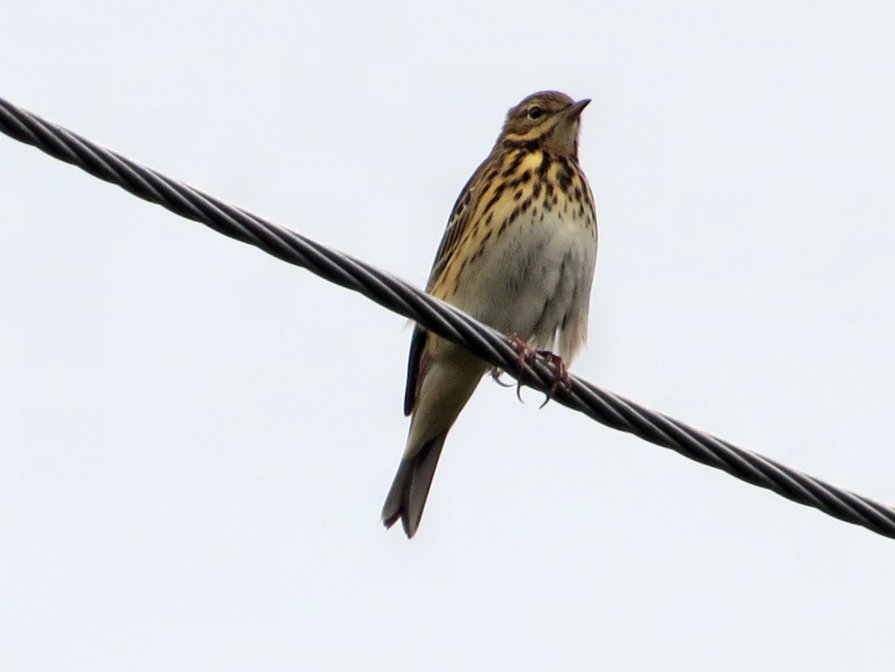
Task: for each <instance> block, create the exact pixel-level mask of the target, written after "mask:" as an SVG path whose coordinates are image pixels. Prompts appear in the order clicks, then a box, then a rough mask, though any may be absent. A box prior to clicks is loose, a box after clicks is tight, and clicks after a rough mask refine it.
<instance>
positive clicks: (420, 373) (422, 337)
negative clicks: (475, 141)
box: [404, 157, 491, 415]
mask: <svg viewBox="0 0 895 672" xmlns="http://www.w3.org/2000/svg"><path fill="white" fill-rule="evenodd" d="M490 165H491V161H490V157H489V158H488V159H485V161H483V162H482V164H481V165H480V166H479V167H478V168H477V169H476V171H475V172H474V173H473V174H472V177H470V178H469V181H468V182H467V183H466V184H465V185H464V186H463V189H462V190H461V191H460V195H459V196H458V197H457V200H456V201H455V202H454V207H453V209H452V210H451V216H450V217H449V218H448V223H447V226H446V227H445V230H444V235H443V236H442V238H441V243H440V244H439V245H438V251H437V252H436V253H435V262H434V263H433V264H432V272H431V273H430V274H429V281H428V282H427V283H426V291H427V292H429V293H432V290H433V288H434V287H435V286H436V285H437V284H438V280H439V278H440V277H441V275H442V274H443V273H444V270H445V269H446V268H447V267H448V264H449V262H450V259H451V258H452V257H453V256H454V253H455V252H456V251H457V248H458V247H459V245H460V241H461V240H463V236H464V234H465V232H466V230H467V229H469V225H470V222H471V221H472V214H473V213H474V212H475V211H476V206H477V205H478V201H479V199H481V196H482V193H484V192H486V191H487V189H484V190H482V192H481V193H474V192H476V189H474V187H473V185H476V184H481V180H480V179H479V176H480V175H481V174H482V173H484V172H485V171H487V170H488V169H489V166H490ZM428 341H429V332H427V331H426V330H425V329H423V328H422V327H419V326H416V327H414V329H413V337H412V338H411V340H410V355H409V357H408V361H407V385H406V387H405V388H404V414H405V415H410V414H411V413H412V412H413V409H414V407H415V406H416V397H417V393H418V392H419V386H420V383H421V382H422V379H423V377H424V376H425V372H426V368H427V363H428V359H429V358H428V355H427V347H426V345H427V343H428Z"/></svg>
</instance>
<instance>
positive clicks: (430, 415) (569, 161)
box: [382, 91, 597, 538]
mask: <svg viewBox="0 0 895 672" xmlns="http://www.w3.org/2000/svg"><path fill="white" fill-rule="evenodd" d="M588 103H590V100H589V99H584V100H579V101H577V102H576V101H575V100H573V99H572V98H570V97H569V96H568V95H566V94H564V93H560V92H558V91H540V92H538V93H533V94H531V95H529V96H527V97H526V98H524V99H523V100H522V101H521V102H520V103H519V104H517V105H516V106H515V107H513V108H511V109H510V110H509V112H508V113H507V115H506V119H505V121H504V123H503V127H502V130H501V132H500V135H499V136H498V138H497V141H496V142H495V144H494V147H493V148H492V150H491V153H490V154H489V155H488V156H487V158H486V159H485V160H484V161H483V162H482V163H481V165H479V167H478V169H477V170H476V171H475V172H474V173H473V174H472V176H471V177H470V178H469V181H468V182H467V183H466V185H465V186H464V187H463V189H462V191H461V192H460V195H459V196H458V197H457V200H456V202H455V203H454V207H453V210H452V211H451V215H450V217H449V218H448V223H447V227H446V228H445V231H444V234H443V237H442V240H441V244H440V245H439V246H438V251H437V252H436V255H435V262H434V264H433V266H432V271H431V273H430V275H429V280H428V283H427V285H426V292H427V293H429V294H430V295H432V296H434V297H437V298H439V299H441V300H443V301H445V302H446V303H449V304H451V305H453V306H455V307H457V308H459V309H460V310H463V311H465V312H466V313H468V314H469V315H471V316H472V317H474V318H476V319H478V320H479V321H481V322H483V323H485V324H487V325H489V326H491V327H493V328H494V329H496V330H498V331H500V332H502V333H504V334H506V335H507V336H509V337H510V338H511V339H512V340H513V341H514V342H515V343H518V344H520V347H522V348H523V349H524V350H525V351H526V352H527V353H531V352H533V351H542V350H543V351H550V352H551V353H553V352H554V351H555V352H556V355H553V357H555V361H556V362H557V363H560V364H562V366H557V370H560V368H561V370H562V371H563V372H565V364H566V363H570V362H571V360H572V359H573V358H574V356H575V354H576V353H577V351H578V350H579V348H580V346H581V345H582V344H583V343H584V342H585V340H586V338H587V324H588V310H589V306H590V294H591V286H592V284H593V276H594V269H595V266H596V256H597V217H596V211H595V207H594V198H593V194H592V193H591V189H590V185H589V184H588V181H587V178H586V177H585V175H584V172H583V171H582V170H581V166H580V165H579V162H578V140H579V129H580V116H581V113H582V111H583V110H584V108H585V107H587V105H588ZM523 354H524V353H523ZM489 368H490V367H489V365H488V364H487V363H485V362H484V361H482V360H481V359H479V358H477V357H475V356H474V355H472V354H471V353H469V352H468V351H467V350H465V349H464V348H463V347H461V346H459V345H456V344H454V343H451V342H450V341H448V340H447V339H444V338H441V337H440V336H437V335H435V334H433V333H430V332H428V331H426V330H425V329H423V328H422V327H420V326H419V325H416V326H415V327H414V329H413V335H412V337H411V342H410V353H409V357H408V366H407V381H406V388H405V394H404V414H405V415H409V416H411V419H410V428H409V431H408V434H407V441H406V444H405V447H404V452H403V455H402V457H401V462H400V464H399V466H398V471H397V474H396V475H395V478H394V481H393V483H392V486H391V488H390V490H389V492H388V495H387V497H386V500H385V504H384V506H383V508H382V522H383V523H384V525H385V526H386V527H387V528H389V527H391V526H392V525H393V524H394V523H395V522H397V521H398V520H400V521H401V524H402V526H403V528H404V532H405V534H406V535H407V537H408V538H412V537H413V536H414V535H415V534H416V532H417V529H418V528H419V524H420V519H421V518H422V515H423V509H424V507H425V504H426V499H427V497H428V495H429V489H430V487H431V484H432V478H433V476H434V474H435V467H436V466H437V464H438V459H439V457H440V456H441V451H442V447H443V446H444V442H445V438H446V437H447V434H448V432H449V431H450V429H451V427H452V426H453V424H454V422H455V420H456V419H457V416H458V415H459V414H460V411H461V410H462V409H463V407H464V406H465V405H466V402H467V401H468V400H469V398H470V397H471V396H472V393H473V392H474V391H475V388H476V387H477V386H478V384H479V381H480V380H481V379H482V377H483V375H484V374H485V373H486V372H487V371H488V370H489ZM563 375H565V374H564V373H563Z"/></svg>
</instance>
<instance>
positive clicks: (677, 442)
mask: <svg viewBox="0 0 895 672" xmlns="http://www.w3.org/2000/svg"><path fill="white" fill-rule="evenodd" d="M0 131H2V132H3V133H5V134H6V135H8V136H10V137H12V138H14V139H16V140H19V141H20V142H24V143H26V144H29V145H34V146H35V147H37V148H38V149H40V150H42V151H44V152H46V153H47V154H49V155H50V156H53V157H55V158H57V159H59V160H61V161H65V162H67V163H71V164H73V165H75V166H78V167H79V168H81V169H82V170H85V171H86V172H88V173H90V174H91V175H94V176H95V177H98V178H100V179H101V180H105V181H107V182H111V183H113V184H117V185H118V186H120V187H122V188H123V189H126V190H127V191H129V192H130V193H132V194H134V195H135V196H138V197H140V198H142V199H145V200H147V201H151V202H153V203H157V204H159V205H161V206H163V207H165V208H167V209H168V210H171V211H172V212H175V213H177V214H178V215H181V216H182V217H186V218H187V219H192V220H194V221H197V222H201V223H202V224H205V225H206V226H209V227H211V228H212V229H214V230H215V231H217V232H218V233H222V234H224V235H225V236H229V237H231V238H235V239H236V240H239V241H242V242H244V243H249V244H250V245H254V246H256V247H258V248H260V249H262V250H264V251H265V252H267V253H269V254H272V255H273V256H275V257H277V258H279V259H282V260H283V261H286V262H289V263H290V264H295V265H297V266H301V267H303V268H306V269H308V270H309V271H311V272H312V273H315V274H316V275H319V276H320V277H322V278H325V279H326V280H329V281H330V282H334V283H336V284H338V285H341V286H342V287H346V288H348V289H352V290H354V291H356V292H359V293H360V294H363V295H364V296H366V297H367V298H369V299H372V300H373V301H375V302H376V303H378V304H380V305H382V306H384V307H386V308H388V309H389V310H392V311H394V312H396V313H399V314H401V315H404V316H405V317H408V318H410V319H411V320H414V321H415V322H418V323H419V324H421V325H422V326H424V327H426V328H427V329H429V330H431V331H433V332H435V333H437V334H438V335H440V336H443V337H445V338H448V339H450V340H452V341H454V342H456V343H459V344H460V345H463V346H464V347H466V348H467V349H469V350H470V351H471V352H473V353H474V354H476V355H477V356H479V357H481V358H482V359H483V360H485V361H486V362H488V363H489V364H492V365H494V366H496V367H499V368H500V369H503V370H505V371H507V372H510V373H513V372H517V373H518V375H517V378H519V379H520V380H522V381H524V383H525V384H526V385H528V386H530V387H533V388H535V389H537V390H540V391H542V392H545V393H547V392H548V391H549V390H551V388H552V387H553V386H554V381H555V380H556V372H555V371H554V369H553V367H552V365H551V364H549V363H548V362H546V361H544V360H542V359H541V358H534V359H531V360H530V361H528V362H526V363H524V364H523V365H522V367H521V368H520V365H519V356H518V353H517V351H516V349H515V348H514V347H513V345H512V344H511V343H510V342H509V341H508V340H507V339H506V338H505V337H504V336H503V335H502V334H500V333H498V332H496V331H495V330H493V329H491V328H490V327H488V326H485V325H483V324H481V323H480V322H477V321H476V320H474V319H472V318H471V317H469V316H467V315H466V314H464V313H462V312H461V311H459V310H457V309H456V308H454V307H452V306H450V305H448V304H446V303H444V302H442V301H439V300H438V299H434V298H432V297H430V296H428V295H427V294H424V293H423V292H421V291H420V290H418V289H416V288H415V287H413V286H412V285H410V284H408V283H406V282H404V281H403V280H400V279H398V278H396V277H394V276H392V275H389V274H388V273H384V272H382V271H380V270H377V269H375V268H373V267H372V266H369V265H368V264H366V263H364V262H363V261H360V260H358V259H354V258H353V257H350V256H348V255H346V254H343V253H341V252H337V251H335V250H332V249H330V248H328V247H325V246H324V245H321V244H320V243H317V242H315V241H313V240H310V239H308V238H305V237H304V236H302V235H300V234H298V233H295V232H294V231H291V230H289V229H287V228H285V227H282V226H280V225H278V224H274V223H272V222H269V221H267V220H265V219H262V218H261V217H258V216H257V215H253V214H252V213H250V212H246V211H245V210H241V209H240V208H236V207H233V206H231V205H227V204H226V203H223V202H221V201H219V200H218V199H216V198H214V197H212V196H209V195H208V194H205V193H203V192H201V191H199V190H197V189H193V188H192V187H189V186H187V185H185V184H182V183H180V182H176V181H174V180H172V179H170V178H168V177H165V176H164V175H162V174H160V173H158V172H156V171H154V170H152V169H150V168H147V167H145V166H141V165H139V164H137V163H135V162H133V161H131V160H130V159H127V158H125V157H123V156H121V155H120V154H117V153H115V152H112V151H110V150H108V149H104V148H102V147H100V146H98V145H96V144H94V143H92V142H90V141H89V140H87V139H85V138H83V137H81V136H79V135H77V134H76V133H73V132H72V131H69V130H67V129H65V128H62V127H60V126H56V125H55V124H51V123H49V122H47V121H45V120H43V119H41V118H40V117H38V116H36V115H34V114H32V113H31V112H28V111H26V110H23V109H21V108H19V107H17V106H16V105H13V104H12V103H10V102H8V101H6V100H4V99H2V98H0ZM570 381H571V385H570V387H569V388H565V387H564V386H559V387H558V388H557V389H556V391H555V394H554V396H553V398H554V400H555V401H557V402H559V403H561V404H563V405H564V406H567V407H569V408H572V409H574V410H576V411H580V412H581V413H584V414H585V415H587V416H589V417H591V418H593V419H594V420H596V421H598V422H601V423H603V424H604V425H607V426H609V427H612V428H613V429H617V430H621V431H624V432H630V433H631V434H634V435H635V436H638V437H640V438H641V439H644V440H646V441H650V442H651V443H655V444H657V445H659V446H663V447H665V448H670V449H671V450H674V451H676V452H678V453H680V454H681V455H684V456H685V457H689V458H690V459H692V460H696V461H697V462H701V463H702V464H705V465H708V466H710V467H714V468H716V469H721V470H723V471H726V472H727V473H729V474H731V475H732V476H735V477H737V478H739V479H741V480H743V481H746V482H748V483H752V484H753V485H757V486H760V487H762V488H767V489H768V490H771V491H773V492H776V493H777V494H778V495H781V496H783V497H786V498H787V499H791V500H792V501H794V502H798V503H800V504H804V505H806V506H813V507H814V508H816V509H819V510H820V511H823V512H824V513H826V514H828V515H830V516H833V517H835V518H839V519H840V520H844V521H846V522H848V523H853V524H855V525H861V526H863V527H866V528H867V529H869V530H872V531H874V532H876V533H877V534H881V535H883V536H887V537H891V538H895V508H892V507H890V506H887V505H884V504H881V503H879V502H876V501H874V500H872V499H869V498H867V497H864V496H862V495H858V494H856V493H853V492H850V491H848V490H844V489H841V488H838V487H836V486H833V485H831V484H829V483H825V482H824V481H822V480H820V479H817V478H814V477H813V476H809V475H808V474H805V473H802V472H800V471H798V470H796V469H793V468H791V467H788V466H786V465H783V464H780V463H779V462H776V461H774V460H772V459H770V458H768V457H765V456H763V455H760V454H758V453H754V452H752V451H749V450H745V449H743V448H739V447H737V446H734V445H733V444H731V443H728V442H727V441H724V440H722V439H719V438H717V437H715V436H712V435H710V434H706V433H704V432H701V431H699V430H696V429H694V428H692V427H689V426H688V425H686V424H684V423H682V422H680V421H678V420H675V419H674V418H670V417H668V416H666V415H663V414H662V413H657V412H656V411H652V410H649V409H647V408H644V407H642V406H640V405H639V404H636V403H634V402H633V401H629V400H627V399H625V398H624V397H620V396H618V395H616V394H613V393H612V392H608V391H605V390H601V389H600V388H598V387H596V386H595V385H593V384H591V383H589V382H587V381H585V380H582V379H580V378H578V377H576V376H571V377H570Z"/></svg>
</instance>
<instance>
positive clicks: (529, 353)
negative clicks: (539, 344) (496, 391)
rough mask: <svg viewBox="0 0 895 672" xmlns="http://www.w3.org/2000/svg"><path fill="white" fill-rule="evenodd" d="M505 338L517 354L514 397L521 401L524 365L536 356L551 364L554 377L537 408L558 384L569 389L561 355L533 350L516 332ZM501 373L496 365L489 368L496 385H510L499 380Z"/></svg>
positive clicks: (569, 383) (550, 395)
mask: <svg viewBox="0 0 895 672" xmlns="http://www.w3.org/2000/svg"><path fill="white" fill-rule="evenodd" d="M507 338H508V339H509V341H510V344H511V345H512V346H513V348H514V349H515V350H516V353H517V354H518V355H519V357H518V359H517V361H516V368H517V375H516V398H517V399H519V401H522V394H521V390H522V374H523V372H524V371H525V365H526V364H527V363H528V362H529V361H531V360H532V359H534V358H536V357H540V358H541V359H543V360H545V361H546V362H547V363H549V364H551V365H552V366H553V370H554V374H555V375H554V379H553V384H552V385H551V386H550V389H549V390H548V391H547V396H546V398H545V399H544V403H543V404H541V405H540V407H539V408H544V406H546V405H547V402H548V401H550V400H551V399H552V398H553V395H554V394H556V390H557V389H558V388H559V386H560V385H562V386H563V387H565V388H566V389H567V390H568V389H571V387H572V381H571V379H570V378H569V370H568V369H567V368H566V364H565V362H563V360H562V357H560V356H559V355H557V354H555V353H553V352H550V351H549V350H535V349H534V348H532V347H531V346H530V345H529V344H528V342H527V341H525V340H524V339H522V338H520V337H519V336H518V335H516V334H508V335H507ZM502 373H503V370H501V369H500V368H498V367H496V366H495V367H493V368H492V369H491V377H492V378H493V379H494V380H495V381H496V382H497V384H498V385H501V386H503V387H511V384H508V383H504V382H503V381H502V380H500V376H501V374H502Z"/></svg>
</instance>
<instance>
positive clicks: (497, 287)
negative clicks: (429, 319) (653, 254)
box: [451, 208, 597, 360]
mask: <svg viewBox="0 0 895 672" xmlns="http://www.w3.org/2000/svg"><path fill="white" fill-rule="evenodd" d="M596 252H597V241H596V235H595V228H594V224H593V223H592V222H591V221H590V220H589V219H588V220H585V219H584V218H578V217H570V213H569V212H568V211H567V212H565V213H561V212H559V211H558V210H557V209H556V208H554V209H553V210H552V211H550V212H544V211H543V210H541V209H537V210H535V213H534V214H531V213H526V214H525V215H522V216H520V217H518V218H517V219H516V220H515V221H514V222H513V223H512V225H511V226H510V227H508V228H507V230H506V231H505V232H504V233H503V234H502V235H500V236H498V237H497V238H496V240H489V241H488V247H487V249H485V250H483V252H482V254H481V255H480V256H479V257H478V258H477V259H476V260H475V262H472V263H470V264H469V265H468V267H467V268H466V269H464V273H463V277H462V278H460V281H459V282H458V283H457V284H458V291H457V293H456V295H455V296H454V297H452V298H453V300H452V301H451V303H454V304H455V305H457V306H458V307H459V308H462V309H463V310H465V311H467V312H469V313H470V314H471V315H472V316H473V317H476V318H478V319H479V320H481V321H482V322H484V323H485V324H488V325H490V326H492V327H494V328H495V329H497V330H498V331H501V332H503V333H505V334H515V335H516V336H518V337H519V338H522V339H523V340H526V341H528V342H529V345H531V346H533V347H535V348H537V349H551V350H552V349H554V348H555V346H556V345H557V344H556V339H557V334H559V343H558V346H559V348H558V350H559V352H558V354H559V355H560V356H562V357H563V358H564V359H567V360H570V359H571V357H573V356H574V354H575V350H576V349H577V348H578V346H579V345H580V344H581V343H582V342H583V341H584V339H585V337H586V335H587V313H588V306H589V302H590V289H591V283H592V281H593V272H594V264H595V260H596Z"/></svg>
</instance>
